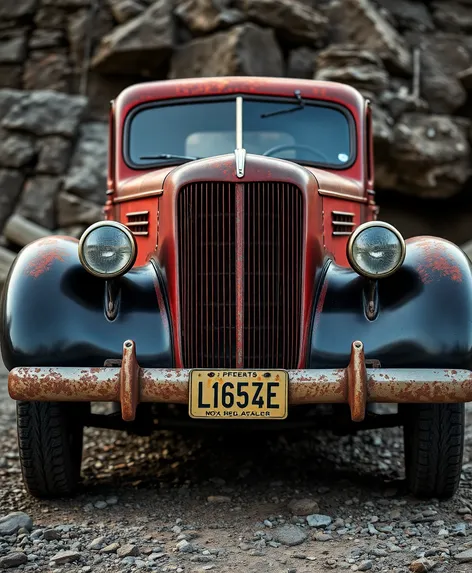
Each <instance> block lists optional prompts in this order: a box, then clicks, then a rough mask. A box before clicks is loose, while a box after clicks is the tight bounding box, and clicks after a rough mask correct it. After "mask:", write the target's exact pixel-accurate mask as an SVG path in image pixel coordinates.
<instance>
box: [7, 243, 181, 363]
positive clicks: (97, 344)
mask: <svg viewBox="0 0 472 573" xmlns="http://www.w3.org/2000/svg"><path fill="white" fill-rule="evenodd" d="M115 281H118V283H116V286H117V288H118V289H119V306H118V312H117V315H116V318H114V319H113V320H110V319H109V318H108V317H107V314H106V312H105V293H106V282H105V281H104V280H103V279H100V278H97V277H94V276H92V275H91V274H89V273H88V272H87V271H86V270H85V269H84V268H83V266H82V265H81V264H80V261H79V256H78V241H77V240H76V239H73V238H70V237H63V236H53V237H48V238H45V239H39V240H37V241H34V242H33V243H30V244H29V245H27V246H26V247H25V248H24V249H23V250H22V251H21V252H20V253H19V254H18V256H17V258H16V260H15V262H14V263H13V266H12V268H11V270H10V273H9V275H8V278H7V282H6V284H5V287H4V290H3V296H2V338H1V347H2V355H3V360H4V362H5V365H6V367H7V368H8V369H11V368H14V367H17V366H84V367H86V366H91V367H95V366H103V365H104V362H105V360H106V359H112V358H114V359H119V358H121V355H122V349H123V342H124V341H125V340H127V339H132V340H134V341H135V343H136V350H137V358H138V362H139V363H140V365H141V366H143V367H172V366H173V365H174V360H173V351H172V342H171V341H172V337H171V332H170V324H171V323H170V320H169V313H168V309H167V303H166V299H165V296H164V292H163V288H162V283H161V282H160V278H159V275H158V269H157V267H156V266H154V264H153V263H152V262H149V263H148V264H146V265H144V266H142V267H139V268H135V269H132V270H131V271H129V272H128V273H127V274H126V275H124V276H122V277H120V278H119V279H115Z"/></svg>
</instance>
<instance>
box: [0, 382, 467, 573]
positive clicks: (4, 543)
mask: <svg viewBox="0 0 472 573" xmlns="http://www.w3.org/2000/svg"><path fill="white" fill-rule="evenodd" d="M5 382H6V381H5V373H4V372H3V374H2V378H1V379H0V484H1V489H0V569H2V567H4V568H10V567H11V568H10V569H9V570H10V571H15V570H23V571H40V572H43V571H44V572H55V573H62V572H69V571H71V572H79V571H80V572H82V573H87V572H94V573H95V572H102V571H103V572H115V571H116V572H121V571H123V572H125V571H136V570H142V571H155V572H166V571H168V572H171V571H172V572H177V573H200V572H202V573H203V572H204V571H214V572H215V573H226V572H239V571H247V573H265V572H269V571H270V573H289V572H291V573H302V572H310V573H319V572H321V571H327V570H334V571H339V570H346V571H373V572H383V573H406V572H408V571H413V572H414V573H422V572H423V571H424V572H425V571H430V570H433V571H434V572H435V573H440V572H453V573H459V572H461V573H470V572H471V571H472V425H470V424H469V426H468V432H467V451H466V456H465V461H464V473H463V480H462V486H461V489H460V492H459V494H458V495H457V496H456V497H455V499H453V500H452V501H448V502H438V501H436V500H433V501H429V502H420V501H418V500H415V499H414V498H412V497H411V496H408V495H407V493H406V492H405V489H404V484H403V481H402V478H403V474H402V472H403V469H402V463H403V462H402V443H401V432H400V431H399V430H396V429H395V430H381V431H380V430H379V431H374V432H362V433H360V434H359V435H357V436H355V437H346V438H338V437H334V436H332V435H331V434H330V433H328V432H316V433H308V432H302V431H299V432H295V433H293V432H292V433H286V434H280V433H277V434H270V435H267V434H265V435H262V436H260V437H259V436H255V435H254V434H248V435H245V436H241V435H239V436H238V435H235V434H234V433H233V434H229V435H221V434H220V433H218V434H216V433H206V434H203V435H201V434H200V435H196V434H195V432H194V433H193V434H190V435H189V434H187V435H182V434H179V433H176V432H162V431H161V432H159V433H156V434H155V435H153V436H152V437H151V438H143V437H135V436H128V435H127V434H125V433H124V432H115V431H98V430H94V429H88V430H87V431H86V443H85V460H84V471H83V473H84V481H83V486H82V489H81V491H80V492H79V494H78V496H77V497H75V498H74V499H72V500H60V501H57V500H53V501H48V502H45V501H41V502H39V501H36V500H34V499H32V498H30V497H29V496H28V495H27V494H26V492H25V490H24V488H23V486H22V482H21V475H20V469H19V463H18V453H17V445H16V435H15V420H14V404H13V402H12V401H11V400H10V399H9V397H8V394H7V390H6V383H5ZM469 419H470V420H472V411H470V410H469ZM12 512H23V513H19V514H18V513H17V514H16V515H13V516H11V515H9V514H11V513H12ZM8 515H9V517H6V516H8ZM2 518H3V519H2ZM18 528H19V529H18ZM15 530H17V532H16V533H13V534H12V531H15ZM2 532H3V536H2ZM5 533H7V534H5Z"/></svg>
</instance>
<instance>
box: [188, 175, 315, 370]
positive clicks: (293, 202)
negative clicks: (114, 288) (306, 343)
mask: <svg viewBox="0 0 472 573" xmlns="http://www.w3.org/2000/svg"><path fill="white" fill-rule="evenodd" d="M177 214H178V248H179V250H178V253H179V288H180V307H181V308H180V310H181V344H182V354H183V362H184V366H185V367H188V368H295V367H296V366H297V363H298V356H299V352H300V329H301V325H300V316H301V302H302V301H301V293H302V270H303V269H302V265H303V258H302V254H303V220H304V218H303V197H302V193H301V191H300V189H298V188H297V187H296V186H294V185H291V184H288V183H272V182H271V183H267V182H258V183H245V184H235V183H222V182H212V183H210V182H209V183H192V184H189V185H186V186H185V187H183V188H182V189H180V191H179V194H178V199H177Z"/></svg>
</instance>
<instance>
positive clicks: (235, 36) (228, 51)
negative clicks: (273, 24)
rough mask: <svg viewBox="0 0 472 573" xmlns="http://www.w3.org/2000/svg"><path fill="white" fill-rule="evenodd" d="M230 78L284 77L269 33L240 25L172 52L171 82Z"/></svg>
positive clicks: (194, 41) (265, 30)
mask: <svg viewBox="0 0 472 573" xmlns="http://www.w3.org/2000/svg"><path fill="white" fill-rule="evenodd" d="M261 54H263V55H264V57H261ZM230 75H246V76H277V77H280V76H283V75H284V62H283V56H282V52H281V50H280V48H279V46H278V44H277V41H276V39H275V34H274V31H273V30H270V29H268V28H260V27H259V26H256V25H255V24H243V25H241V26H235V27H234V28H231V29H230V30H228V31H224V32H218V33H216V34H213V35H211V36H207V37H206V38H198V39H195V40H192V41H191V42H188V43H187V44H185V45H183V46H181V47H180V48H179V49H177V50H176V52H175V54H174V56H173V57H172V61H171V69H170V73H169V76H170V77H171V78H189V77H205V76H230Z"/></svg>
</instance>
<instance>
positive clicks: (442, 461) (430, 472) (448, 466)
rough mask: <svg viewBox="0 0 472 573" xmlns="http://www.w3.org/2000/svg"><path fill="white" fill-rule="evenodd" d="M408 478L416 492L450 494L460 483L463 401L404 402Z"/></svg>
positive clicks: (463, 419)
mask: <svg viewBox="0 0 472 573" xmlns="http://www.w3.org/2000/svg"><path fill="white" fill-rule="evenodd" d="M399 412H400V414H401V415H402V416H403V419H404V428H403V435H404V444H405V471H406V480H407V484H408V487H409V489H410V491H411V492H412V493H413V495H415V496H417V497H422V498H431V497H437V498H443V499H444V498H449V497H452V496H453V495H454V494H455V493H456V491H457V489H458V487H459V481H460V478H461V471H462V456H463V453H464V424H465V408H464V404H401V405H400V406H399Z"/></svg>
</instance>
